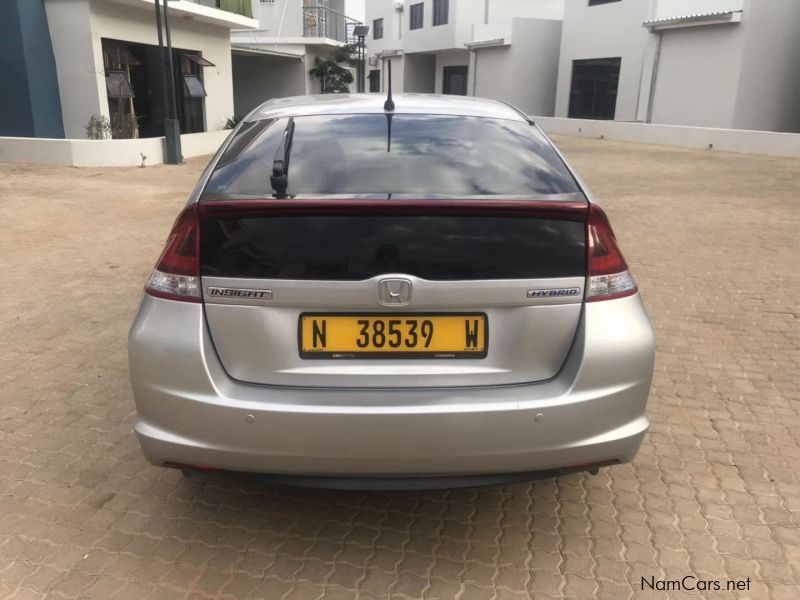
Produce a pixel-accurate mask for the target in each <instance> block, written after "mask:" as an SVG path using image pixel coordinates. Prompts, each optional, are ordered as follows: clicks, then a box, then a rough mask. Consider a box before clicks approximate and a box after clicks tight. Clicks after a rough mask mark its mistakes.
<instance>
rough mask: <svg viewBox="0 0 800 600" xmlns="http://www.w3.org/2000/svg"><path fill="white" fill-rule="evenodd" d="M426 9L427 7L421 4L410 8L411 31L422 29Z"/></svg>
mask: <svg viewBox="0 0 800 600" xmlns="http://www.w3.org/2000/svg"><path fill="white" fill-rule="evenodd" d="M424 8H425V5H424V4H422V3H421V2H420V3H419V4H412V5H411V7H410V8H409V25H408V27H409V29H422V26H423V10H424Z"/></svg>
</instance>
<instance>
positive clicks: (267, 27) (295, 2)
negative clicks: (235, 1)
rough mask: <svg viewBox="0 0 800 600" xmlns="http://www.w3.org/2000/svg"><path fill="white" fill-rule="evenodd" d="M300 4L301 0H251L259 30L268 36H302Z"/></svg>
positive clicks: (301, 4) (301, 10)
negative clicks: (273, 0)
mask: <svg viewBox="0 0 800 600" xmlns="http://www.w3.org/2000/svg"><path fill="white" fill-rule="evenodd" d="M321 3H322V2H320V4H321ZM302 6H303V3H302V1H301V0H275V2H271V3H266V2H260V1H259V0H253V18H255V19H258V26H259V31H263V32H265V34H266V35H267V36H268V37H278V36H280V37H284V38H286V37H302V35H303V9H302Z"/></svg>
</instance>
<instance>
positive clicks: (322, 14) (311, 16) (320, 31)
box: [303, 6, 361, 44]
mask: <svg viewBox="0 0 800 600" xmlns="http://www.w3.org/2000/svg"><path fill="white" fill-rule="evenodd" d="M356 25H361V21H359V20H357V19H354V18H352V17H348V16H347V15H343V14H342V13H340V12H337V11H335V10H333V9H330V8H328V7H327V6H304V7H303V37H322V38H330V39H332V40H336V41H337V42H344V43H346V44H354V43H355V42H356V39H355V37H354V36H353V27H355V26H356Z"/></svg>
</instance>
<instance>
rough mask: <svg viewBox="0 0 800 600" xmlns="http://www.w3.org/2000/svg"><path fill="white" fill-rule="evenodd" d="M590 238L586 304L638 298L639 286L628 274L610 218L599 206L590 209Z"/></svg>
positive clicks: (588, 227) (588, 226)
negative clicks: (629, 297) (636, 294)
mask: <svg viewBox="0 0 800 600" xmlns="http://www.w3.org/2000/svg"><path fill="white" fill-rule="evenodd" d="M587 237H588V240H587V241H588V243H587V248H588V252H589V260H588V263H589V268H588V276H589V285H588V286H587V289H586V301H587V302H596V301H598V300H612V299H614V298H624V297H625V296H632V295H633V294H635V293H636V291H637V287H636V282H635V281H634V279H633V276H632V275H631V274H630V273H629V272H628V265H627V263H626V262H625V259H624V258H623V257H622V252H620V250H619V247H618V246H617V239H616V237H615V236H614V231H613V230H612V229H611V225H610V224H609V222H608V217H606V214H605V213H604V212H603V210H602V209H601V208H600V207H599V206H597V205H596V204H592V205H591V206H590V207H589V223H588V225H587Z"/></svg>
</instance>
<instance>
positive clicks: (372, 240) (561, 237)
mask: <svg viewBox="0 0 800 600" xmlns="http://www.w3.org/2000/svg"><path fill="white" fill-rule="evenodd" d="M201 227H202V230H201V235H200V240H201V242H200V243H201V250H200V254H201V261H202V274H203V275H205V276H211V277H251V278H259V279H260V278H269V279H325V280H334V281H336V280H339V281H358V280H362V279H368V278H370V277H375V276H376V275H382V274H385V273H407V274H409V275H415V276H417V277H422V278H424V279H429V280H435V281H436V280H438V281H454V280H470V279H473V280H474V279H529V278H530V279H535V278H540V277H571V276H581V275H583V274H584V273H585V261H586V252H585V232H584V225H583V223H580V222H576V221H553V220H546V219H534V218H529V217H525V218H512V217H478V216H397V215H395V216H376V215H360V216H316V215H312V216H306V215H303V216H293V217H258V218H250V219H222V220H211V221H204V222H203V223H202V225H201Z"/></svg>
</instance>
